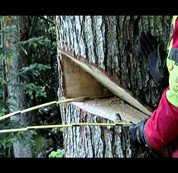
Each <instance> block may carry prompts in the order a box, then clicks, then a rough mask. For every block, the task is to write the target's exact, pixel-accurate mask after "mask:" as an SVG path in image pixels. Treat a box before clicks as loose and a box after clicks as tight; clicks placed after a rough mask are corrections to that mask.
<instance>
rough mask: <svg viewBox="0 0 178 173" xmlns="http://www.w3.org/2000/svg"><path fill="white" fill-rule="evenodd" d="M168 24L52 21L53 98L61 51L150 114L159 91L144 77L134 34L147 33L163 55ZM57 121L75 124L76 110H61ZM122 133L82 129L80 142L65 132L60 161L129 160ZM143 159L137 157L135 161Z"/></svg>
mask: <svg viewBox="0 0 178 173" xmlns="http://www.w3.org/2000/svg"><path fill="white" fill-rule="evenodd" d="M170 23H171V16H57V17H56V24H57V48H58V66H59V74H60V78H59V90H58V93H59V94H58V97H59V98H62V97H63V96H64V86H63V84H62V81H63V78H62V68H61V61H60V56H61V54H60V52H59V49H62V50H65V51H67V52H70V53H71V54H73V55H77V56H82V57H84V58H86V59H87V60H88V61H89V62H92V63H95V65H96V66H98V67H101V68H102V69H103V70H104V71H105V72H106V73H108V74H109V75H111V76H112V77H114V78H115V80H116V81H117V82H118V84H120V85H121V86H122V87H123V88H126V89H128V90H129V91H130V92H131V93H132V94H133V96H134V97H135V98H136V99H138V100H139V101H140V102H141V103H142V104H143V105H145V106H147V107H149V108H150V110H154V109H155V108H156V107H157V105H158V102H159V99H160V96H161V94H162V89H163V88H160V87H158V86H157V85H156V84H155V82H154V81H153V79H152V78H151V76H150V74H149V72H148V67H147V64H146V63H145V57H144V56H143V54H142V53H141V51H140V47H139V46H140V45H139V41H138V40H139V34H140V33H141V31H148V30H149V31H150V32H151V34H153V35H154V36H155V37H156V38H157V39H158V41H159V42H162V43H163V48H164V50H166V46H167V43H168V38H169V32H170ZM165 58H166V57H165ZM61 117H62V121H63V123H71V122H75V121H81V118H82V111H81V110H80V109H79V108H77V107H75V106H72V105H69V106H63V105H61ZM85 118H86V121H88V122H96V119H97V118H96V116H94V115H91V114H88V113H86V114H85ZM103 121H104V120H103ZM127 130H128V129H127V128H126V129H124V128H114V129H112V133H111V132H108V130H107V129H104V128H102V127H85V131H84V133H82V137H81V135H80V134H81V131H82V129H81V127H74V128H66V129H64V148H65V157H131V153H130V152H129V151H130V150H129V144H128V142H127ZM117 134H120V136H118V135H117ZM146 154H147V153H146ZM146 154H144V155H142V154H141V153H139V154H138V157H146V156H147V155H146Z"/></svg>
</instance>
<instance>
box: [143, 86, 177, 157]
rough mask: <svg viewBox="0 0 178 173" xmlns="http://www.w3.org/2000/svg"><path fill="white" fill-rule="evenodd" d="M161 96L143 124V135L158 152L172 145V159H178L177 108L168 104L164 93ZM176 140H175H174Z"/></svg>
mask: <svg viewBox="0 0 178 173" xmlns="http://www.w3.org/2000/svg"><path fill="white" fill-rule="evenodd" d="M167 90H169V87H168V88H167V89H166V90H165V91H164V93H163V94H162V97H161V100H160V102H159V105H158V108H157V109H156V110H155V111H154V112H153V114H152V115H151V117H150V118H149V119H148V121H147V122H146V124H145V135H146V139H147V142H148V144H149V145H150V146H151V147H152V148H154V149H155V150H158V151H164V149H165V148H166V147H167V144H169V143H170V142H172V141H174V142H173V143H172V150H173V151H172V157H178V108H177V107H175V106H174V105H172V104H170V103H169V102H168V101H167V98H166V91H167ZM176 138H177V140H176Z"/></svg>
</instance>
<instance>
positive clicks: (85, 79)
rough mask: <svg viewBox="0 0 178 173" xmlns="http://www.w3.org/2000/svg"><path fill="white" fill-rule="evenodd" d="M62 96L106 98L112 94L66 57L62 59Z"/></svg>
mask: <svg viewBox="0 0 178 173" xmlns="http://www.w3.org/2000/svg"><path fill="white" fill-rule="evenodd" d="M62 67H63V74H64V75H63V83H64V96H65V97H67V98H71V97H72V98H73V97H81V96H89V97H93V96H108V95H111V94H112V93H111V92H110V91H109V90H108V89H107V88H106V87H105V86H103V85H102V84H101V83H100V82H98V81H97V80H96V79H95V78H94V77H93V76H91V75H90V74H89V73H87V72H86V71H85V70H84V69H82V68H81V67H80V66H78V65H77V64H76V63H75V62H74V61H72V60H71V59H70V58H68V57H66V56H65V57H63V58H62Z"/></svg>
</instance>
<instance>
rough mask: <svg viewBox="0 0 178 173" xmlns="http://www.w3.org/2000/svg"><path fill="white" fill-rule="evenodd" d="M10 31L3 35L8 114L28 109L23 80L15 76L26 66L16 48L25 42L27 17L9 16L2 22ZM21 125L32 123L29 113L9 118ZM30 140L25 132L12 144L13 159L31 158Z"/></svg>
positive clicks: (29, 135) (30, 135) (26, 63)
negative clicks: (19, 43)
mask: <svg viewBox="0 0 178 173" xmlns="http://www.w3.org/2000/svg"><path fill="white" fill-rule="evenodd" d="M12 26H14V29H12V31H8V32H7V33H5V34H4V42H5V47H6V48H7V51H6V53H5V54H4V55H5V68H6V80H7V82H8V84H7V92H8V105H9V106H8V107H9V112H15V111H18V110H23V109H26V108H28V107H30V105H29V102H28V99H27V98H26V95H25V90H24V89H23V87H22V86H21V85H18V84H19V83H22V82H23V79H22V78H21V77H20V76H18V75H17V74H18V73H19V72H20V69H21V68H22V67H24V66H28V65H29V64H28V57H27V56H26V55H25V53H24V52H23V51H22V49H21V48H20V47H19V46H18V44H17V43H18V42H19V41H22V40H26V39H27V38H26V34H27V33H28V29H29V24H28V16H16V17H15V16H9V17H7V19H6V20H5V21H4V26H3V27H4V28H5V27H12ZM11 120H14V121H16V122H18V123H19V124H21V125H22V126H25V127H26V126H28V125H31V124H34V123H33V121H34V120H33V117H32V114H31V113H25V114H23V115H16V116H13V117H11ZM31 139H32V132H29V131H28V132H25V134H24V135H23V138H22V140H20V139H19V138H18V139H16V141H15V142H14V144H13V151H14V157H15V158H18V157H32V149H31V146H30V141H31Z"/></svg>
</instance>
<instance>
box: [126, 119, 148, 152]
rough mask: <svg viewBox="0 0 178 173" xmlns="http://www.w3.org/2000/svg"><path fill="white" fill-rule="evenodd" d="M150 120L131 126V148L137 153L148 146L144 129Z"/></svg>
mask: <svg viewBox="0 0 178 173" xmlns="http://www.w3.org/2000/svg"><path fill="white" fill-rule="evenodd" d="M147 120H148V119H144V120H142V121H140V122H138V123H137V124H134V123H133V124H131V125H130V126H129V139H130V148H131V150H132V152H133V153H135V152H136V151H137V150H138V149H139V148H140V147H143V146H147V142H146V139H145V132H144V127H145V123H146V121H147Z"/></svg>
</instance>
